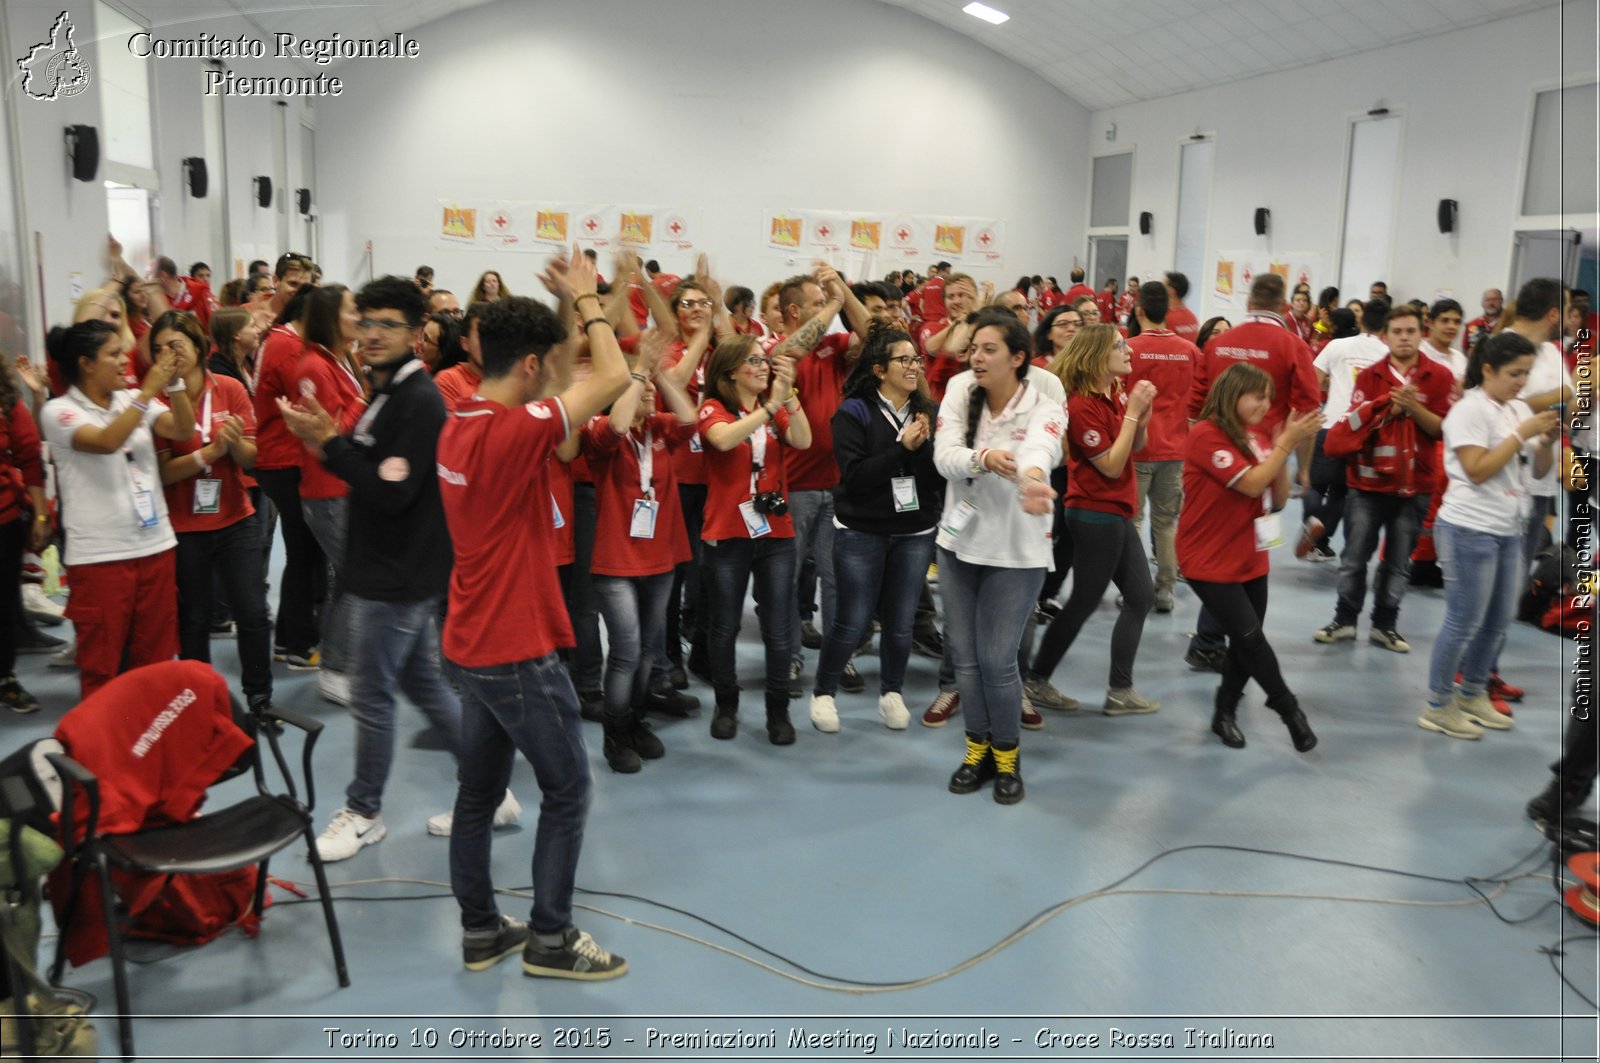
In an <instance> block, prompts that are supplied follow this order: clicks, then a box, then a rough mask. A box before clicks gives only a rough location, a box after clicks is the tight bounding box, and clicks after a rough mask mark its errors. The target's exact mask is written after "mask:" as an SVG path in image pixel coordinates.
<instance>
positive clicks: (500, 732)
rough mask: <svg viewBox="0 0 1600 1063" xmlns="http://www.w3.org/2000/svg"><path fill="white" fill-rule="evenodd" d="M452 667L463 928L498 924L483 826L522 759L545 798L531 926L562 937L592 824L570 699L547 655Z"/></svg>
mask: <svg viewBox="0 0 1600 1063" xmlns="http://www.w3.org/2000/svg"><path fill="white" fill-rule="evenodd" d="M449 667H450V675H451V678H452V679H454V681H455V684H456V688H457V689H458V690H460V691H461V754H460V761H461V770H460V776H459V777H460V787H459V788H458V789H457V791H456V807H455V820H454V823H453V825H452V827H451V831H450V889H451V891H452V892H453V893H455V895H456V903H457V904H458V905H460V907H461V928H462V929H463V930H491V929H494V928H495V927H497V926H499V925H500V910H499V908H498V907H497V906H496V905H495V900H494V880H493V878H492V877H491V876H490V868H489V847H490V840H489V826H490V823H491V822H492V821H493V820H494V810H495V809H496V808H498V807H499V806H500V802H501V800H503V799H504V797H505V792H506V783H507V782H508V781H509V780H510V778H511V763H512V759H513V758H514V757H515V755H516V754H517V753H518V752H519V751H520V752H521V753H522V755H523V756H524V757H525V758H527V761H528V763H529V764H531V765H532V766H533V774H534V778H536V779H537V780H538V782H539V792H540V793H541V795H542V799H541V801H540V803H539V827H538V830H537V831H536V832H535V834H534V839H533V893H534V897H533V913H532V916H531V917H530V919H529V925H530V926H531V927H532V928H533V929H534V930H535V931H537V932H539V933H541V934H556V933H560V932H561V931H563V930H565V929H566V928H567V927H569V926H571V925H572V890H573V883H574V881H575V880H576V878H577V874H578V855H579V853H580V852H581V851H582V849H583V825H584V821H585V820H586V819H587V818H588V815H589V794H590V778H589V753H588V750H587V749H585V748H584V745H583V731H582V726H583V719H582V717H580V716H579V715H578V694H577V691H575V690H574V689H573V687H572V680H571V678H569V677H568V675H567V670H566V668H565V666H563V665H562V663H561V659H560V658H558V657H557V656H556V655H555V654H553V653H547V654H545V655H544V656H543V657H539V658H537V659H535V660H531V661H517V662H516V663H515V664H497V665H492V666H489V667H484V668H463V667H462V666H460V665H458V664H455V663H454V662H451V663H450V665H449Z"/></svg>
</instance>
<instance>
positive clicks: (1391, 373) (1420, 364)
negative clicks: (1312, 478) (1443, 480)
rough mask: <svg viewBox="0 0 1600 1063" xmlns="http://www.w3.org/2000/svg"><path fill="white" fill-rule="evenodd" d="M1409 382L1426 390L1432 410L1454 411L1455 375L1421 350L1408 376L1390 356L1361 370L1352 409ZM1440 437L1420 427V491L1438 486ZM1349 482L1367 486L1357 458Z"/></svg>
mask: <svg viewBox="0 0 1600 1063" xmlns="http://www.w3.org/2000/svg"><path fill="white" fill-rule="evenodd" d="M1406 384H1415V385H1416V387H1417V390H1418V391H1420V392H1422V402H1423V405H1425V406H1427V407H1428V410H1429V411H1430V412H1431V413H1433V414H1435V415H1437V416H1439V417H1443V416H1444V415H1445V414H1447V413H1449V412H1450V407H1451V405H1452V403H1453V400H1452V399H1451V395H1452V394H1453V393H1454V391H1455V376H1454V374H1452V373H1451V372H1450V367H1449V366H1447V365H1445V364H1444V363H1443V362H1439V361H1435V360H1434V359H1432V358H1429V357H1428V356H1427V355H1426V354H1420V353H1419V354H1418V355H1417V360H1416V362H1415V363H1413V364H1412V366H1411V372H1410V373H1409V374H1407V375H1406V376H1404V377H1402V376H1400V371H1399V370H1398V369H1396V368H1395V367H1394V365H1393V363H1391V362H1390V361H1389V359H1387V358H1384V359H1381V360H1379V361H1376V362H1373V363H1372V364H1371V365H1369V366H1367V367H1366V368H1365V369H1363V370H1361V372H1359V373H1357V374H1356V382H1355V391H1354V392H1352V393H1351V396H1350V408H1351V409H1354V408H1355V407H1357V406H1359V405H1361V404H1362V403H1363V402H1370V401H1371V400H1373V399H1379V398H1382V397H1383V396H1385V395H1387V394H1389V392H1391V391H1393V390H1395V389H1396V388H1400V387H1404V386H1405V385H1406ZM1441 432H1442V430H1441ZM1440 438H1442V435H1441V436H1430V435H1428V434H1427V433H1426V432H1424V431H1423V430H1422V429H1421V427H1418V428H1417V457H1416V460H1415V462H1414V463H1413V465H1412V468H1413V473H1412V482H1413V484H1414V485H1415V486H1416V489H1417V493H1418V494H1427V493H1428V492H1429V491H1432V490H1433V489H1434V478H1435V477H1436V476H1437V475H1438V473H1437V471H1436V470H1437V469H1438V460H1439V459H1438V456H1437V454H1436V453H1435V452H1436V451H1437V450H1438V449H1439V448H1438V447H1437V446H1435V445H1434V444H1435V443H1436V442H1438V440H1439V439H1440ZM1345 482H1346V483H1347V484H1349V485H1350V486H1351V487H1363V485H1362V483H1361V477H1360V476H1359V475H1357V473H1356V462H1354V461H1351V462H1349V463H1348V464H1347V466H1346V469H1345ZM1363 489H1370V488H1363Z"/></svg>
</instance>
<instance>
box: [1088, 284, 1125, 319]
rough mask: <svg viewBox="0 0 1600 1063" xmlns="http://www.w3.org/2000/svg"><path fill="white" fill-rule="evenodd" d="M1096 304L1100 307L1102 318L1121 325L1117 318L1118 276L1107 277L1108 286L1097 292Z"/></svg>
mask: <svg viewBox="0 0 1600 1063" xmlns="http://www.w3.org/2000/svg"><path fill="white" fill-rule="evenodd" d="M1094 305H1095V306H1097V307H1099V308H1100V320H1101V321H1104V322H1106V323H1108V324H1112V325H1121V324H1122V322H1121V321H1119V320H1117V278H1115V277H1107V278H1106V286H1105V287H1104V288H1102V289H1100V291H1098V292H1096V293H1095V297H1094Z"/></svg>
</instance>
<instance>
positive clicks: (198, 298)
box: [168, 277, 217, 333]
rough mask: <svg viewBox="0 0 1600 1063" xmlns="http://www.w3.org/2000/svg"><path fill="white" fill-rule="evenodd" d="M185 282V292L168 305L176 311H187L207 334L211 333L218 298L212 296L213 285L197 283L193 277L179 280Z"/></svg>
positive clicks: (169, 301)
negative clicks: (212, 317)
mask: <svg viewBox="0 0 1600 1063" xmlns="http://www.w3.org/2000/svg"><path fill="white" fill-rule="evenodd" d="M178 279H179V280H181V281H182V282H183V290H182V291H180V292H179V293H178V296H177V298H176V299H169V300H168V305H170V306H171V307H172V309H174V310H185V311H187V312H189V313H191V314H193V315H194V316H195V319H196V320H198V321H199V322H200V328H201V329H203V330H204V331H205V332H207V333H209V332H210V331H211V314H212V312H213V311H215V310H216V309H217V297H216V296H214V295H212V294H211V285H209V284H207V283H206V282H205V281H197V280H195V279H194V278H193V277H180V278H178Z"/></svg>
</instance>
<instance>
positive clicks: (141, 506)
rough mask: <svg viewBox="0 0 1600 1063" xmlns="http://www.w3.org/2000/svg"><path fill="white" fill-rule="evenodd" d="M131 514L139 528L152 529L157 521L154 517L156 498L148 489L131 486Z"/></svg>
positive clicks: (139, 485)
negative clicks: (136, 520) (137, 522)
mask: <svg viewBox="0 0 1600 1063" xmlns="http://www.w3.org/2000/svg"><path fill="white" fill-rule="evenodd" d="M133 514H134V516H135V517H136V518H137V519H138V521H139V527H141V528H154V527H155V526H156V524H157V523H158V521H159V518H158V517H157V516H156V496H155V495H154V494H153V493H152V492H151V490H150V488H148V487H145V486H143V485H141V484H137V483H136V484H134V485H133Z"/></svg>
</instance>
